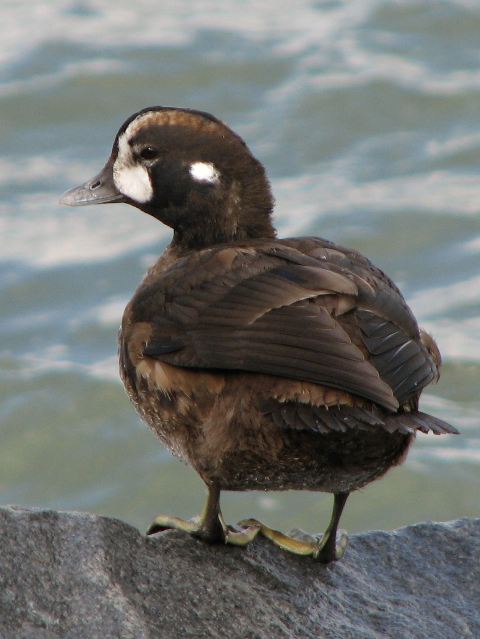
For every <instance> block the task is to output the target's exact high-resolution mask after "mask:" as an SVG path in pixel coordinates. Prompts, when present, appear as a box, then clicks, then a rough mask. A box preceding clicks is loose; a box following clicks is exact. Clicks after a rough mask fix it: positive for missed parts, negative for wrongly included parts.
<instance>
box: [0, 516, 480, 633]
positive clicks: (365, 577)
mask: <svg viewBox="0 0 480 639" xmlns="http://www.w3.org/2000/svg"><path fill="white" fill-rule="evenodd" d="M479 558H480V519H476V520H474V519H463V520H458V521H454V522H451V523H446V524H437V523H425V524H418V525H416V526H409V527H407V528H402V529H400V530H397V531H395V532H369V533H366V534H362V535H354V536H353V537H352V539H351V544H350V546H349V548H348V550H347V554H346V556H345V558H344V559H343V560H342V561H340V562H338V563H335V564H331V565H330V566H322V565H320V564H317V563H315V562H313V561H312V560H310V559H308V558H302V557H295V556H292V555H289V554H286V553H284V552H282V551H281V550H279V549H278V548H276V547H274V546H272V545H271V544H270V543H269V542H267V541H266V540H259V541H255V542H254V543H253V544H252V545H251V546H250V547H248V548H246V549H239V548H233V547H225V546H223V547H218V546H216V547H209V546H206V545H204V544H203V543H201V542H199V541H196V540H194V539H191V538H190V537H188V536H186V535H184V534H183V533H180V532H175V531H167V532H164V533H160V534H158V535H156V536H155V537H154V538H145V537H144V536H143V535H141V534H140V533H139V532H138V531H137V530H136V529H135V528H132V527H131V526H128V525H127V524H125V523H122V522H120V521H117V520H114V519H107V518H105V517H99V516H95V515H90V514H83V513H73V512H68V513H67V512H54V511H42V510H25V509H19V508H15V507H6V508H0V637H1V639H27V638H28V639H30V638H33V637H35V639H50V638H53V637H55V638H56V637H61V638H62V639H76V638H77V637H78V638H82V639H85V638H88V639H95V638H97V637H98V638H100V637H101V638H102V639H104V638H115V639H117V638H121V639H129V638H132V639H133V638H135V639H143V638H145V639H147V638H152V639H157V638H163V637H165V638H168V639H175V638H177V637H178V638H180V637H181V638H185V637H192V638H193V637H195V639H200V638H208V639H216V638H217V637H218V638H220V637H221V638H222V639H225V637H228V639H236V638H239V639H240V638H241V639H283V638H286V637H292V638H295V639H300V638H302V639H303V638H310V637H311V638H312V639H313V638H315V639H322V638H328V639H331V638H335V639H337V638H338V639H349V638H352V639H373V638H375V639H388V638H392V639H393V638H394V639H400V638H401V639H444V638H445V639H450V638H451V639H459V638H462V639H466V638H469V637H472V638H476V639H478V638H479V637H480V560H479Z"/></svg>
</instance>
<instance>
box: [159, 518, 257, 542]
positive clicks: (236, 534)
mask: <svg viewBox="0 0 480 639" xmlns="http://www.w3.org/2000/svg"><path fill="white" fill-rule="evenodd" d="M217 522H218V525H214V526H211V525H207V522H206V521H205V518H204V517H202V516H201V517H193V518H192V519H182V518H181V517H175V516H170V515H159V516H158V517H156V518H155V519H154V520H153V522H152V524H151V526H150V527H149V529H148V530H147V535H154V534H155V533H157V532H161V531H163V530H168V529H172V528H173V529H175V530H183V531H184V532H187V533H189V534H190V535H192V536H193V537H198V538H199V539H202V541H205V542H207V543H210V544H218V543H224V544H231V545H233V546H246V545H247V544H249V543H250V542H251V541H253V540H254V539H255V537H256V536H257V535H258V533H259V531H260V525H257V524H256V523H255V524H252V525H247V526H240V525H237V526H228V525H227V524H226V523H225V521H224V520H223V517H222V516H221V515H220V514H219V515H218V519H217V521H216V522H215V523H217Z"/></svg>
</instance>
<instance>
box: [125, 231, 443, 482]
mask: <svg viewBox="0 0 480 639" xmlns="http://www.w3.org/2000/svg"><path fill="white" fill-rule="evenodd" d="M265 247H267V254H268V253H272V251H271V248H272V247H278V252H279V254H278V257H277V256H275V257H274V258H270V261H272V259H273V262H275V261H278V262H282V261H283V262H284V263H285V264H286V266H288V265H291V264H292V262H291V260H292V259H294V261H295V259H296V260H297V262H302V256H305V257H307V260H306V264H310V261H309V259H308V258H312V257H313V258H314V259H315V261H318V266H319V268H321V269H325V268H327V269H328V268H330V269H332V272H337V273H339V274H341V275H342V276H343V275H344V274H348V277H349V278H351V280H352V281H355V282H356V285H357V294H356V295H355V296H353V295H350V294H349V293H348V292H347V293H338V292H334V291H332V292H328V293H326V292H325V291H322V292H321V293H320V292H319V293H318V295H313V296H312V297H310V298H308V300H307V301H300V303H298V302H293V303H294V304H295V303H297V305H298V304H300V306H301V305H302V304H303V306H306V305H314V306H318V305H321V306H322V309H327V310H328V313H329V315H330V316H332V317H333V318H334V321H335V322H336V323H339V324H341V325H342V329H343V330H344V331H345V332H348V335H349V338H350V339H351V342H352V343H353V344H356V345H357V348H358V349H359V350H360V351H361V352H362V355H363V356H364V357H365V358H366V359H367V360H372V357H373V356H372V354H371V353H370V352H369V351H368V348H367V347H366V346H365V343H364V340H363V337H362V336H364V333H363V332H362V330H361V328H360V324H361V322H359V319H358V311H359V308H363V309H369V308H370V309H375V308H376V305H378V302H379V300H380V301H381V302H382V305H383V307H384V314H386V315H387V316H388V313H389V312H390V311H389V308H388V306H389V300H391V298H394V300H395V302H396V303H397V304H398V308H396V313H397V318H396V321H397V322H398V323H399V324H400V326H401V328H402V330H403V331H404V332H405V336H404V338H403V342H407V341H411V342H412V343H413V345H414V347H415V349H414V352H413V354H412V355H411V357H413V358H416V359H417V360H421V361H420V365H418V366H417V368H416V370H412V371H411V372H410V373H409V375H410V376H411V377H412V380H411V383H410V384H409V385H408V387H406V388H405V387H404V391H405V392H404V393H403V394H402V395H400V400H401V404H400V402H399V406H398V409H396V410H395V409H394V406H395V403H396V402H397V399H398V398H395V397H394V395H393V393H391V391H390V394H389V387H387V386H386V385H382V382H381V379H380V375H378V374H377V379H373V381H372V382H371V384H369V383H368V380H367V382H365V383H364V384H363V390H364V391H365V388H367V389H368V388H369V387H370V386H371V387H372V391H371V393H370V394H371V395H372V397H373V396H375V394H376V395H377V396H378V398H379V399H380V398H381V397H382V394H383V396H384V399H383V401H382V403H383V404H384V405H383V406H382V405H381V403H380V401H378V400H377V401H376V402H375V401H372V399H370V398H365V397H361V396H360V394H358V395H357V394H354V393H352V392H347V391H346V390H343V389H340V388H334V384H335V381H333V382H332V384H331V385H330V386H327V385H326V384H317V383H312V382H309V381H303V380H298V379H294V378H292V377H291V376H289V373H288V371H285V376H279V375H278V374H276V375H268V374H265V373H253V372H244V371H237V370H231V369H229V370H218V369H217V368H216V367H215V362H213V365H212V366H211V367H210V368H208V369H207V368H201V366H200V367H199V366H198V364H199V363H200V365H201V363H202V362H197V363H196V366H195V368H193V367H191V366H189V362H190V360H189V357H190V359H191V358H193V357H197V358H198V354H196V355H189V354H188V353H185V350H189V349H190V350H192V351H193V350H194V349H195V348H196V353H198V350H199V347H198V344H197V345H196V344H195V343H194V342H195V340H194V339H193V342H192V341H191V340H190V342H189V332H191V330H194V328H195V326H196V327H197V328H198V324H199V323H201V319H202V315H203V314H204V312H205V311H204V309H205V307H206V306H207V304H208V305H209V306H210V307H211V304H212V300H211V299H210V298H209V299H208V302H207V301H205V300H202V299H201V300H200V301H199V300H195V299H192V300H190V301H189V300H188V296H189V295H190V296H191V297H192V298H194V297H195V296H194V292H195V291H196V290H197V291H198V290H199V289H201V288H202V287H208V288H211V289H215V288H217V289H218V290H219V295H220V296H222V295H223V296H224V295H225V294H226V292H227V291H228V290H232V289H234V288H235V283H234V282H232V281H230V282H228V283H227V284H225V283H224V282H223V283H222V278H224V277H230V278H231V277H232V275H231V270H232V266H233V264H234V262H235V260H242V259H243V254H242V251H244V250H245V249H244V245H243V244H242V243H235V244H229V245H225V246H220V247H216V248H215V249H214V250H210V249H208V250H206V251H202V252H195V253H187V254H186V255H181V256H179V255H178V254H177V253H176V251H175V250H174V249H169V250H167V252H166V253H165V255H164V256H163V257H162V258H160V260H159V261H158V262H157V264H156V265H155V266H154V267H153V268H152V269H151V270H150V272H149V274H148V275H147V277H146V278H145V280H144V282H143V283H142V285H141V286H140V287H139V289H138V291H137V293H136V295H135V296H134V298H133V299H132V301H131V302H130V304H129V305H128V307H127V309H126V311H125V315H124V319H123V325H122V331H121V335H120V367H121V374H122V379H123V381H124V383H125V386H126V388H127V391H128V393H129V396H130V398H131V399H132V401H133V403H134V404H135V406H136V408H137V410H138V411H139V413H140V415H141V416H142V418H143V419H144V420H145V421H146V422H147V423H148V424H149V425H150V427H151V428H152V429H153V430H154V431H155V432H156V433H157V435H158V436H159V437H160V439H161V440H162V441H163V442H164V444H165V445H166V446H168V448H170V450H172V451H173V453H174V454H176V455H178V456H179V457H181V458H183V459H184V460H185V461H187V462H188V463H189V464H190V465H191V466H192V467H193V468H194V469H195V470H196V471H197V472H198V473H199V474H200V476H201V477H202V478H203V479H204V480H205V481H206V483H207V484H212V483H214V484H215V485H217V486H218V487H219V488H220V489H226V490H247V489H253V490H255V489H265V490H285V489H299V490H301V489H308V490H320V491H326V492H350V491H352V490H355V489H357V488H360V487H361V486H363V485H365V484H367V483H369V482H370V481H372V480H374V479H376V478H378V477H380V476H381V475H383V474H384V473H385V472H386V471H387V470H388V469H389V468H390V467H391V466H393V465H395V464H398V463H400V462H401V461H402V460H403V458H404V456H405V454H406V452H407V451H408V448H409V445H410V444H411V442H412V440H413V438H414V432H415V430H417V429H418V428H420V429H421V430H427V429H428V428H429V427H430V428H431V427H432V424H431V423H429V424H427V420H426V417H427V416H423V418H422V417H421V416H422V414H421V413H418V412H416V405H417V400H418V396H419V393H420V390H421V388H422V387H423V385H425V384H426V383H429V382H430V381H431V380H432V379H434V378H435V377H436V376H437V374H438V372H437V364H438V363H439V362H438V361H435V358H436V349H435V346H434V343H433V341H432V340H431V339H430V338H429V337H428V336H426V335H425V334H421V333H420V332H419V330H418V327H417V325H416V322H415V320H414V319H413V316H412V315H411V313H410V311H409V309H408V307H407V306H406V304H405V303H404V302H403V298H401V296H400V294H399V293H398V290H397V289H396V287H395V286H394V285H393V284H392V283H391V281H390V280H389V279H388V278H387V277H386V276H385V275H384V274H383V273H382V272H381V271H379V270H378V269H376V268H375V267H373V266H372V265H371V263H370V262H368V260H366V259H365V258H363V257H361V256H360V255H358V254H357V253H355V252H353V251H347V250H346V249H341V248H339V247H335V246H333V245H332V244H331V243H329V242H327V241H325V240H320V239H316V238H305V239H295V240H273V241H265V242H258V243H255V242H253V243H252V242H251V243H250V245H249V250H250V254H252V251H257V250H258V252H259V255H258V258H257V259H256V260H255V257H254V258H253V259H254V261H260V259H262V258H263V259H265V250H264V249H265ZM285 249H286V250H287V251H288V250H290V251H292V249H293V251H292V255H294V256H295V258H292V257H291V256H289V257H290V261H289V260H285V255H283V251H284V250H285ZM287 254H288V253H287ZM230 260H231V261H230ZM269 266H270V269H271V268H275V267H277V264H275V263H274V264H269ZM249 268H250V269H252V265H251V263H250V262H248V263H246V264H242V265H240V266H239V271H240V272H242V270H243V269H249ZM263 268H264V267H263V266H262V268H261V269H260V271H261V272H265V271H263V270H262V269H263ZM266 269H267V267H265V270H266ZM257 270H258V269H257ZM233 277H234V278H235V276H233ZM246 277H248V276H246ZM239 279H240V280H242V281H244V278H242V277H240V278H239ZM289 281H291V280H290V279H289V278H288V277H287V279H286V283H288V282H289ZM359 283H361V286H359ZM295 284H297V282H295ZM302 286H308V285H307V284H302ZM362 286H363V290H362ZM222 287H223V289H225V290H223V291H222ZM312 287H314V285H313V284H312ZM332 288H333V286H332ZM212 295H213V294H212ZM285 295H286V296H287V297H288V294H287V293H285ZM297 297H302V296H301V295H297ZM207 298H208V295H207ZM179 300H181V302H182V303H183V304H184V305H185V308H188V309H189V310H188V311H185V310H184V311H178V303H179ZM399 300H400V304H399ZM284 303H285V304H287V301H286V300H284ZM151 305H154V307H155V309H156V310H155V313H156V315H155V319H154V321H153V322H152V316H151V311H150V310H149V309H150V307H151ZM390 305H391V301H390ZM182 312H183V315H182ZM269 312H270V313H271V309H268V310H266V311H265V314H266V315H268V313H269ZM174 321H175V322H180V323H182V322H183V326H181V327H180V329H179V326H178V324H174V323H173V322H174ZM234 321H236V320H235V319H234ZM245 322H246V324H247V323H248V320H245ZM257 322H258V319H257ZM224 323H226V324H229V320H228V317H225V318H224ZM210 328H211V331H212V335H211V337H212V339H213V343H215V327H213V328H212V327H211V326H210ZM299 328H300V334H301V333H302V332H304V331H305V330H308V326H305V328H304V329H303V328H302V326H300V327H299ZM397 328H398V327H397ZM207 330H208V329H207ZM201 332H202V331H200V333H201ZM167 334H168V335H167ZM168 337H171V339H172V340H173V342H174V343H173V344H172V352H171V353H169V352H164V353H159V352H158V350H157V351H156V347H155V344H157V343H163V344H165V343H167V342H168V339H167V338H168ZM201 339H203V340H204V341H205V340H206V339H207V338H206V337H205V335H203V336H202V335H200V337H198V340H201ZM218 339H219V340H222V335H221V331H220V332H219V334H218ZM265 339H268V336H265ZM298 339H301V338H300V337H299V338H298ZM175 340H178V342H176V341H175ZM175 349H176V350H175ZM164 350H167V351H168V348H167V349H164ZM149 353H150V354H149ZM288 355H289V353H287V354H286V356H287V357H288ZM235 357H238V358H239V359H240V358H242V353H239V354H237V355H236V354H235V353H234V354H233V355H231V358H232V360H231V364H230V365H231V366H234V365H235ZM175 358H176V361H177V364H174V363H173V362H172V359H173V360H174V361H175ZM399 363H400V364H402V361H401V360H399ZM227 364H228V362H227ZM243 364H245V361H244V360H243ZM352 364H354V363H352V362H349V361H348V360H346V361H345V362H344V366H345V368H347V369H348V368H349V367H351V366H352ZM240 365H241V364H240V362H239V366H240ZM405 365H408V362H407V364H405ZM380 368H381V363H380ZM279 373H280V375H282V371H281V370H280V371H279ZM334 374H335V373H334ZM303 375H304V374H303ZM312 375H313V374H312ZM335 375H336V374H335ZM402 379H403V378H402ZM337 383H339V384H340V385H341V384H342V381H341V380H340V381H339V382H337ZM350 384H351V385H353V386H354V382H350ZM364 394H365V392H364ZM389 403H390V408H388V407H387V406H388V405H389ZM412 411H413V413H412ZM413 414H415V415H416V417H415V418H414V417H413ZM431 419H434V418H431ZM439 424H440V422H436V425H437V426H438V427H439Z"/></svg>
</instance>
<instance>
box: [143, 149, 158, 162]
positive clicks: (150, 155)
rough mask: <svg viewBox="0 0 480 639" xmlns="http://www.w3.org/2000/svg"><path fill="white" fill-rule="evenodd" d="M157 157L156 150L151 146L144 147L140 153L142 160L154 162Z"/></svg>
mask: <svg viewBox="0 0 480 639" xmlns="http://www.w3.org/2000/svg"><path fill="white" fill-rule="evenodd" d="M157 155H158V150H157V149H156V148H155V147H153V146H144V147H143V149H142V150H141V151H140V157H141V158H142V160H154V159H155V158H156V157H157Z"/></svg>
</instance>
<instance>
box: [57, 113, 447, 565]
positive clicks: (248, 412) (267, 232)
mask: <svg viewBox="0 0 480 639" xmlns="http://www.w3.org/2000/svg"><path fill="white" fill-rule="evenodd" d="M64 201H65V203H67V204H77V205H78V204H90V203H94V202H98V201H100V202H105V201H125V202H128V203H130V204H133V205H134V206H136V207H138V208H140V209H142V210H143V211H145V212H147V213H149V214H150V215H152V216H154V217H156V218H157V219H159V220H161V221H162V222H164V223H166V224H168V225H169V226H171V227H172V228H173V230H174V237H173V241H172V243H171V245H170V247H169V248H168V249H167V250H166V252H165V253H164V255H163V256H162V257H161V258H160V259H159V260H158V262H157V263H156V264H155V265H154V266H153V267H152V268H151V269H150V271H149V272H148V274H147V276H146V278H145V279H144V281H143V282H142V284H141V285H140V287H139V288H138V290H137V292H136V293H135V295H134V297H133V298H132V300H131V301H130V303H129V304H128V306H127V308H126V310H125V314H124V317H123V322H122V329H121V333H120V371H121V376H122V380H123V382H124V384H125V387H126V389H127V391H128V394H129V396H130V398H131V400H132V401H133V403H134V405H135V407H136V408H137V410H138V412H139V413H140V415H141V416H142V418H143V419H144V420H145V421H146V422H147V423H148V424H149V426H150V427H151V428H152V429H153V430H154V431H155V433H157V435H158V436H159V437H160V439H161V440H162V441H163V443H164V444H165V445H166V446H168V448H170V450H172V451H173V452H174V453H175V454H176V455H178V456H180V457H181V458H182V459H184V460H186V461H187V462H188V463H189V464H190V465H191V466H192V467H193V468H194V469H195V470H196V471H197V472H198V474H199V475H200V476H201V477H202V479H203V480H204V482H205V483H206V485H207V486H208V487H209V490H210V499H209V504H210V506H209V507H207V512H206V514H205V517H204V520H202V522H201V524H200V526H199V527H198V528H197V529H195V530H193V532H194V533H196V534H198V535H200V536H203V537H205V538H206V539H207V540H209V541H216V540H224V541H229V540H230V539H229V535H230V536H232V535H231V533H232V532H233V529H232V528H227V527H226V526H225V525H224V523H223V520H222V519H221V514H220V510H219V505H218V495H219V492H220V491H221V490H247V489H267V490H284V489H310V490H320V491H326V492H332V493H334V494H335V495H336V510H335V511H334V516H333V518H332V522H331V525H330V526H329V529H328V530H327V534H326V535H325V537H324V540H323V541H322V542H318V540H316V541H314V542H312V545H313V546H315V544H316V546H315V548H313V547H312V553H310V554H313V555H314V556H317V555H318V556H319V558H320V559H321V560H323V561H331V560H332V559H335V558H338V557H339V556H340V555H341V554H342V552H343V549H340V550H338V548H337V549H335V534H336V528H337V524H338V519H339V517H340V513H341V509H342V508H343V504H344V502H345V499H346V495H347V494H348V493H349V492H351V491H352V490H355V489H357V488H359V487H361V486H364V485H365V484H367V483H368V482H370V481H372V480H374V479H376V478H378V477H380V476H381V475H383V474H384V473H385V472H386V471H387V470H388V469H389V468H390V467H392V466H393V465H395V464H398V463H400V462H401V461H402V460H403V459H404V457H405V455H406V453H407V451H408V448H409V446H410V444H411V442H412V440H413V438H414V435H415V432H416V431H417V430H421V431H423V432H428V431H429V430H430V431H432V432H434V433H437V434H441V433H452V432H456V431H455V429H453V428H452V427H451V426H449V425H448V424H446V423H445V422H443V421H441V420H439V419H437V418H434V417H432V416H430V415H426V414H424V413H421V412H419V411H418V400H419V397H420V394H421V392H422V390H423V388H424V387H425V386H427V385H428V384H430V383H431V382H432V381H436V380H437V379H438V376H439V370H440V363H441V361H440V354H439V351H438V349H437V347H436V344H435V342H434V341H433V339H432V338H431V337H430V336H429V335H427V334H426V333H424V332H422V331H421V330H420V329H419V328H418V325H417V322H416V320H415V318H414V316H413V314H412V312H411V310H410V309H409V307H408V306H407V304H406V302H405V300H404V299H403V297H402V295H401V293H400V291H399V290H398V288H397V287H396V286H395V285H394V284H393V282H392V281H391V280H390V279H389V278H388V277H387V276H386V275H385V274H384V273H383V272H382V271H381V270H379V269H378V268H376V267H375V266H374V265H372V264H371V263H370V262H369V261H368V260H367V259H366V258H365V257H363V256H361V255H360V254H359V253H357V252H355V251H353V250H349V249H345V248H343V247H339V246H336V245H334V244H333V243H331V242H329V241H327V240H323V239H320V238H312V237H309V238H292V239H281V240H280V239H276V238H275V231H274V229H273V226H272V224H271V220H270V217H271V210H272V206H273V202H272V197H271V194H270V188H269V184H268V181H267V179H266V177H265V173H264V170H263V167H262V166H261V165H260V163H259V162H258V161H257V160H255V158H253V156H252V155H251V154H250V152H249V151H248V149H247V147H246V146H245V144H244V143H243V141H242V140H241V139H240V138H239V137H238V136H237V135H235V134H234V133H233V132H231V131H230V130H229V129H228V128H227V127H226V126H225V125H224V124H222V123H221V122H219V121H218V120H216V119H215V118H213V117H212V116H210V115H208V114H204V113H201V112H196V111H189V110H181V109H170V108H162V107H155V108H151V109H146V110H144V111H142V112H140V113H139V114H135V115H134V116H132V117H131V118H130V119H129V120H128V121H127V122H126V123H125V124H124V125H123V127H122V128H121V129H120V131H119V133H118V135H117V138H116V140H115V143H114V147H113V150H112V155H111V157H110V159H109V161H108V162H107V165H106V166H105V169H104V170H103V171H102V173H101V174H99V176H97V177H96V178H94V179H93V180H92V181H90V182H89V183H86V184H85V185H83V186H82V187H79V188H78V189H74V190H73V191H71V192H69V194H67V195H66V196H65V198H64ZM337 506H338V507H337ZM159 522H160V523H158V522H157V523H158V525H157V528H158V529H161V528H163V527H164V526H163V525H162V519H161V518H160V519H159ZM188 525H190V524H188ZM258 526H259V527H260V526H261V525H260V524H258ZM178 527H182V526H178ZM267 530H268V529H267ZM270 532H271V531H270ZM273 537H274V541H277V538H275V535H273ZM332 538H333V539H332ZM232 543H237V542H235V541H234V542H232ZM295 543H297V542H295ZM279 545H288V544H286V542H285V543H280V544H279ZM302 552H303V550H302Z"/></svg>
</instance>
